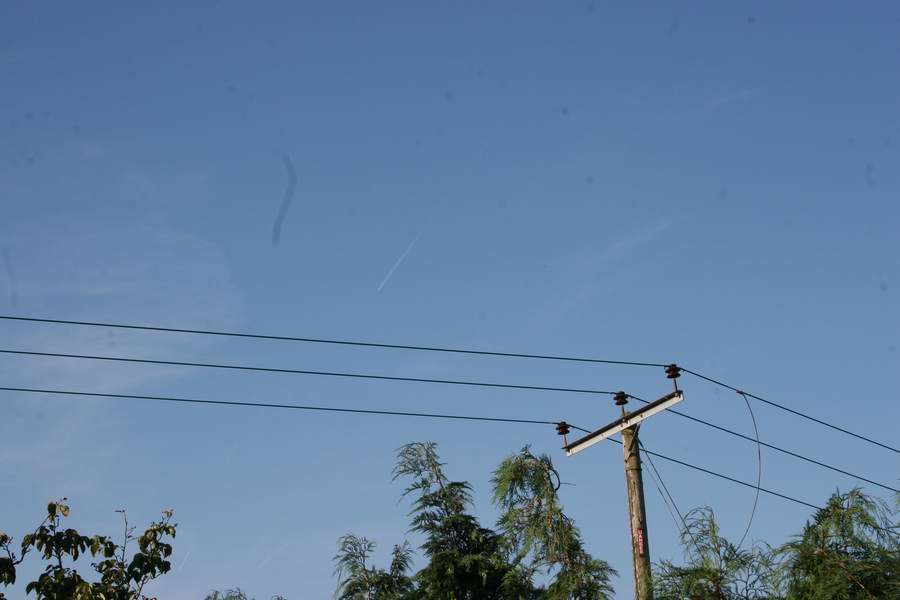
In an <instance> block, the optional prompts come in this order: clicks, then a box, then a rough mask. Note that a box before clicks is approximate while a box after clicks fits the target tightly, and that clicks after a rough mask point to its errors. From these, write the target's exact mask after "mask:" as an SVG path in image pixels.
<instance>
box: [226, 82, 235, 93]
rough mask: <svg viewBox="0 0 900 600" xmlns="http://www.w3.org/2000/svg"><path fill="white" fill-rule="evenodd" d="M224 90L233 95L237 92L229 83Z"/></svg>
mask: <svg viewBox="0 0 900 600" xmlns="http://www.w3.org/2000/svg"><path fill="white" fill-rule="evenodd" d="M225 89H226V90H227V91H228V93H229V94H233V93H235V92H236V91H237V88H236V87H235V86H234V84H233V83H229V84H228V86H227V87H226V88H225Z"/></svg>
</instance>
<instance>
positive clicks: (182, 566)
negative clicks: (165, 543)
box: [178, 550, 191, 571]
mask: <svg viewBox="0 0 900 600" xmlns="http://www.w3.org/2000/svg"><path fill="white" fill-rule="evenodd" d="M190 555H191V551H190V550H188V551H187V554H185V555H184V558H183V559H181V564H180V565H178V570H179V571H181V570H182V569H183V568H184V563H186V562H187V559H188V556H190Z"/></svg>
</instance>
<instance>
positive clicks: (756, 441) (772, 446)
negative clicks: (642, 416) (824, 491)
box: [628, 392, 900, 493]
mask: <svg viewBox="0 0 900 600" xmlns="http://www.w3.org/2000/svg"><path fill="white" fill-rule="evenodd" d="M739 393H740V392H739ZM748 395H749V394H748ZM628 397H629V398H634V399H635V400H637V401H638V402H642V403H644V404H650V401H649V400H644V399H643V398H640V397H638V396H634V395H632V394H628ZM744 400H745V401H746V398H744ZM748 408H749V403H748ZM752 410H753V409H750V411H751V416H752ZM666 412H670V413H672V414H674V415H678V416H679V417H681V418H683V419H688V420H689V421H693V422H695V423H700V424H701V425H705V426H707V427H712V428H713V429H717V430H719V431H721V432H723V433H727V434H729V435H733V436H735V437H739V438H741V439H743V440H747V441H748V442H753V443H754V444H756V445H757V449H758V447H759V446H765V447H766V448H769V449H771V450H775V451H777V452H781V453H782V454H786V455H788V456H792V457H794V458H798V459H800V460H802V461H805V462H808V463H810V464H813V465H816V466H819V467H822V468H824V469H828V470H830V471H834V472H835V473H840V474H842V475H846V476H848V477H852V478H854V479H858V480H860V481H865V482H866V483H871V484H872V485H875V486H878V487H880V488H883V489H886V490H888V491H890V492H894V493H900V489H898V488H895V487H892V486H890V485H887V484H885V483H880V482H878V481H875V480H873V479H869V478H867V477H863V476H862V475H858V474H856V473H852V472H850V471H845V470H844V469H841V468H839V467H835V466H834V465H830V464H828V463H824V462H822V461H820V460H816V459H814V458H810V457H808V456H804V455H802V454H799V453H797V452H794V451H792V450H787V449H786V448H782V447H780V446H776V445H775V444H770V443H768V442H763V441H762V440H760V439H759V435H758V432H757V436H756V437H755V438H752V437H750V436H748V435H744V434H743V433H740V432H738V431H734V430H733V429H728V428H727V427H722V426H721V425H716V424H715V423H711V422H709V421H706V420H704V419H701V418H699V417H695V416H693V415H689V414H688V413H685V412H681V411H680V410H678V409H675V408H667V409H666ZM753 420H754V422H755V421H756V418H755V417H753Z"/></svg>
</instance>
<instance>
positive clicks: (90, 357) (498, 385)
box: [0, 349, 615, 396]
mask: <svg viewBox="0 0 900 600" xmlns="http://www.w3.org/2000/svg"><path fill="white" fill-rule="evenodd" d="M0 353H2V354H15V355H22V356H43V357H50V358H79V359H86V360H104V361H114V362H124V363H138V364H148V365H166V366H175V367H202V368H207V369H232V370H238V371H259V372H264V373H289V374H294V375H324V376H329V377H348V378H353V379H377V380H381V381H404V382H415V383H440V384H446V385H466V386H474V387H488V388H506V389H513V390H536V391H541V392H567V393H573V394H604V395H608V396H612V395H614V394H615V392H607V391H604V390H595V389H588V388H566V387H549V386H539V385H518V384H513V383H491V382H484V381H460V380H456V379H428V378H423V377H399V376H393V375H371V374H367V373H345V372H339V371H312V370H307V369H280V368H276V367H252V366H247V365H229V364H221V363H200V362H187V361H177V360H152V359H149V358H127V357H122V356H103V355H97V354H64V353H60V352H35V351H30V350H7V349H0Z"/></svg>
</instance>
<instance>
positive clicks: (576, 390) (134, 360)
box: [0, 349, 900, 492]
mask: <svg viewBox="0 0 900 600" xmlns="http://www.w3.org/2000/svg"><path fill="white" fill-rule="evenodd" d="M0 353H2V354H12V355H24V356H39V357H49V358H76V359H85V360H100V361H112V362H124V363H137V364H151V365H164V366H182V367H198V368H210V369H229V370H239V371H254V372H264V373H285V374H299V375H316V376H329V377H344V378H352V379H374V380H379V381H400V382H406V383H410V382H411V383H434V384H442V385H461V386H469V387H486V388H501V389H518V390H530V391H542V392H565V393H576V394H602V395H614V394H615V392H610V391H606V390H598V389H590V388H568V387H551V386H537V385H520V384H512V383H493V382H483V381H461V380H455V379H430V378H422V377H400V376H392V375H374V374H366V373H348V372H339V371H314V370H307V369H284V368H276V367H257V366H248V365H232V364H221V363H200V362H188V361H173V360H154V359H146V358H128V357H121V356H104V355H91V354H67V353H59V352H36V351H30V350H9V349H0ZM629 397H631V398H634V399H635V400H638V401H639V402H643V403H644V404H649V402H648V401H647V400H644V399H643V398H639V397H637V396H633V395H630V394H629ZM667 410H668V411H669V412H672V413H673V414H676V415H678V416H680V417H683V418H686V419H689V420H691V421H694V422H697V423H701V424H703V425H706V426H707V427H712V428H714V429H717V430H719V431H722V432H724V433H728V434H730V435H733V436H736V437H739V438H742V439H745V440H748V441H751V442H754V443H758V444H760V445H762V446H765V447H767V448H771V449H773V450H777V451H779V452H782V453H784V454H787V455H789V456H793V457H795V458H799V459H800V460H804V461H806V462H808V463H811V464H815V465H818V466H820V467H823V468H826V469H829V470H831V471H834V472H836V473H841V474H843V475H847V476H848V477H853V478H855V479H858V480H860V481H865V482H867V483H870V484H872V485H876V486H878V487H881V488H884V489H886V490H889V491H892V492H900V490H898V489H897V488H894V487H892V486H889V485H886V484H883V483H879V482H877V481H874V480H872V479H869V478H867V477H863V476H861V475H857V474H855V473H851V472H849V471H845V470H843V469H840V468H838V467H835V466H832V465H829V464H827V463H823V462H821V461H818V460H816V459H813V458H809V457H807V456H803V455H802V454H798V453H796V452H793V451H791V450H786V449H784V448H781V447H779V446H775V445H774V444H769V443H767V442H762V441H759V440H755V439H754V438H751V437H749V436H746V435H744V434H742V433H739V432H737V431H734V430H731V429H728V428H726V427H722V426H720V425H716V424H714V423H711V422H709V421H705V420H703V419H700V418H697V417H694V416H691V415H688V414H687V413H683V412H680V411H678V410H675V409H667Z"/></svg>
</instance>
